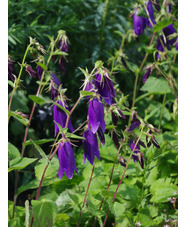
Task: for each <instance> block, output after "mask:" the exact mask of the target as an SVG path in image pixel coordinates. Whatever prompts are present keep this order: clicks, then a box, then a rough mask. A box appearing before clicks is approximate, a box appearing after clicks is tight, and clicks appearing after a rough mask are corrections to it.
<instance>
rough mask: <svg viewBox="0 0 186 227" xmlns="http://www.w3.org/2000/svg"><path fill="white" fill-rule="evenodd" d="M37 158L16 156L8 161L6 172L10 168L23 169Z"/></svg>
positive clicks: (10, 169)
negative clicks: (8, 165)
mask: <svg viewBox="0 0 186 227" xmlns="http://www.w3.org/2000/svg"><path fill="white" fill-rule="evenodd" d="M36 160H37V158H22V157H18V158H15V159H13V160H12V161H10V167H9V168H8V172H10V171H12V170H19V169H24V168H25V167H26V166H28V165H30V164H32V163H33V162H35V161H36Z"/></svg>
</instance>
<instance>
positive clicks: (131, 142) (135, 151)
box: [129, 139, 140, 162]
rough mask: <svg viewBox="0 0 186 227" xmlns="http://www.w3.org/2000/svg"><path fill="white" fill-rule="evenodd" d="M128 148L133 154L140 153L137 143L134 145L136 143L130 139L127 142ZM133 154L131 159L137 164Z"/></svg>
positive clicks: (136, 157)
mask: <svg viewBox="0 0 186 227" xmlns="http://www.w3.org/2000/svg"><path fill="white" fill-rule="evenodd" d="M129 147H130V149H131V151H132V152H133V153H135V154H138V152H140V145H139V143H138V144H137V145H136V142H135V141H134V140H132V139H131V140H130V142H129ZM135 154H133V155H132V158H133V160H134V162H137V161H138V156H137V155H135Z"/></svg>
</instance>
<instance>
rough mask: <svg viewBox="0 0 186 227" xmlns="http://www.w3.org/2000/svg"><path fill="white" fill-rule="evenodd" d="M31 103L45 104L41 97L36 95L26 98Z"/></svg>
mask: <svg viewBox="0 0 186 227" xmlns="http://www.w3.org/2000/svg"><path fill="white" fill-rule="evenodd" d="M28 97H29V98H30V99H31V100H32V101H33V102H35V103H37V104H43V103H45V100H44V99H43V98H41V97H38V96H36V95H29V96H28Z"/></svg>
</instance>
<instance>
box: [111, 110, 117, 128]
mask: <svg viewBox="0 0 186 227" xmlns="http://www.w3.org/2000/svg"><path fill="white" fill-rule="evenodd" d="M112 122H113V125H117V122H118V117H117V116H116V114H115V113H113V112H112Z"/></svg>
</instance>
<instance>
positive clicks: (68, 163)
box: [58, 142, 78, 180]
mask: <svg viewBox="0 0 186 227" xmlns="http://www.w3.org/2000/svg"><path fill="white" fill-rule="evenodd" d="M58 158H59V171H58V176H59V179H60V180H61V178H62V177H63V173H64V172H65V174H66V176H67V177H68V179H72V177H73V172H74V170H75V171H76V173H77V174H78V171H77V169H76V164H75V158H74V152H73V149H72V147H71V145H70V143H69V142H66V143H64V144H63V143H60V144H59V148H58Z"/></svg>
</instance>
